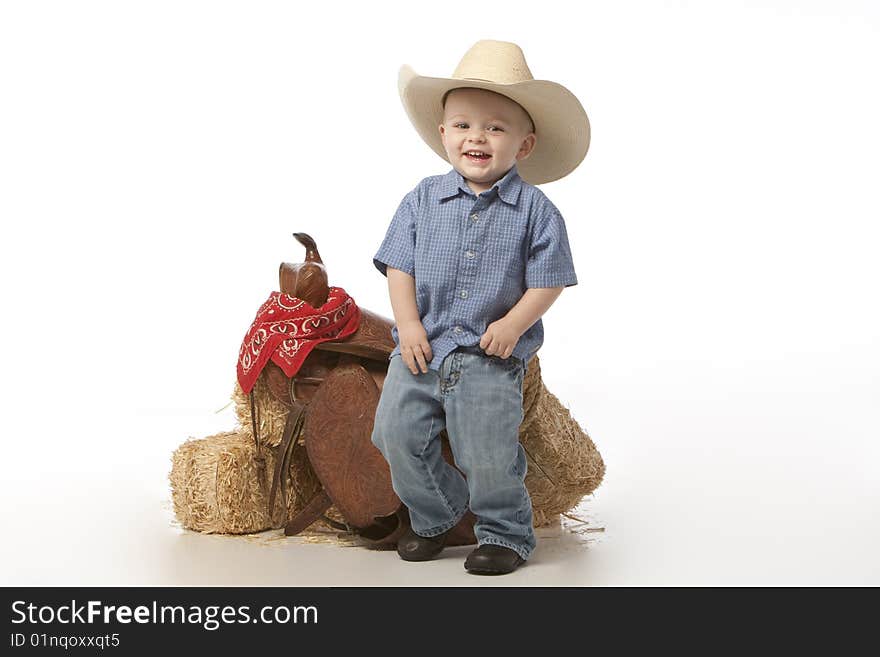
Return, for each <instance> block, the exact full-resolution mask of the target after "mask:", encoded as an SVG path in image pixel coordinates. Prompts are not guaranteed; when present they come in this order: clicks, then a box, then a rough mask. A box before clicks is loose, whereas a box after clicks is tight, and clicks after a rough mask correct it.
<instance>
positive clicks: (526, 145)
mask: <svg viewBox="0 0 880 657" xmlns="http://www.w3.org/2000/svg"><path fill="white" fill-rule="evenodd" d="M536 143H538V138H537V137H536V136H535V133H534V132H530V133H529V134H528V135H526V137H525V139H523V141H522V144H521V145H520V147H519V151H517V153H516V159H517V160H524V159H526V158H527V157H528V156H529V155H531V154H532V151H533V150H535V144H536Z"/></svg>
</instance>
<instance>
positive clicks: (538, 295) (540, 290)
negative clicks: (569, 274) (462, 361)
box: [480, 286, 565, 358]
mask: <svg viewBox="0 0 880 657" xmlns="http://www.w3.org/2000/svg"><path fill="white" fill-rule="evenodd" d="M564 289H565V286H560V287H530V288H529V289H527V290H526V292H525V294H523V295H522V297H520V300H519V301H517V302H516V305H515V306H514V307H513V308H511V309H510V310H509V311H508V312H507V314H506V315H505V316H504V317H502V318H501V319H499V320H497V321H494V322H492V323H491V324H489V326H488V327H486V332H485V333H484V334H483V335H482V337H481V338H480V348H481V349H483V350H485V352H486V353H487V354H489V355H490V356H501V358H508V357H509V356H510V354H511V353H513V348H514V347H516V343H517V342H519V339H520V337H521V336H522V334H523V333H525V332H526V331H528V330H529V328H530V327H531V326H532V324H534V323H535V322H537V321H538V320H539V319H540V318H541V316H542V315H543V314H544V313H545V312H547V310H548V309H549V308H550V306H552V305H553V302H554V301H556V299H557V298H558V297H559V295H560V294H562V290H564Z"/></svg>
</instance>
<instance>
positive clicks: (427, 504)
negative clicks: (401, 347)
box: [372, 346, 536, 559]
mask: <svg viewBox="0 0 880 657" xmlns="http://www.w3.org/2000/svg"><path fill="white" fill-rule="evenodd" d="M524 374H525V365H524V364H523V362H522V360H521V359H519V358H513V357H510V358H507V359H502V358H500V357H498V356H487V355H486V353H485V352H484V351H483V350H482V349H480V347H479V346H475V347H459V348H458V349H456V350H455V351H453V352H452V353H451V354H449V355H448V356H447V357H446V358H445V359H444V360H443V363H442V364H441V366H440V370H439V372H437V371H434V370H431V369H429V370H428V371H427V372H425V373H422V372H421V371H420V372H419V373H418V374H413V373H412V372H410V370H409V368H408V367H407V366H406V364H405V363H404V362H403V358H402V357H401V356H400V355H399V354H395V356H394V357H393V358H392V359H391V362H390V363H389V365H388V374H387V376H386V378H385V383H384V386H383V388H382V395H381V398H380V399H379V405H378V407H377V409H376V418H375V423H374V425H373V434H372V441H373V444H374V445H375V446H376V447H377V448H378V449H379V451H380V452H382V454H383V456H384V457H385V460H386V461H388V465H389V466H390V469H391V484H392V486H393V488H394V491H395V492H396V493H397V496H398V497H400V500H401V501H402V502H403V503H404V504H405V505H406V506H407V508H408V509H409V512H410V522H411V525H412V529H413V531H414V532H415V533H416V534H418V535H420V536H436V535H437V534H440V533H442V532H444V531H446V530H447V529H450V528H452V527H454V526H455V525H456V524H458V521H459V520H461V517H462V516H463V515H464V514H465V512H466V511H467V510H468V507H470V509H471V511H472V512H473V514H474V515H475V516H476V518H477V521H476V524H475V525H474V534H475V535H476V538H477V542H478V543H479V544H480V545H483V544H485V543H490V544H493V545H502V546H504V547H507V548H511V549H512V550H515V551H516V552H517V553H518V554H519V555H520V556H521V557H522V558H523V559H528V558H529V556H530V555H531V553H532V550H534V548H535V544H536V541H535V534H534V530H533V529H532V502H531V498H530V497H529V492H528V490H526V487H525V483H524V482H525V476H526V469H527V465H526V454H525V450H524V449H523V447H522V445H520V442H519V426H520V424H521V423H522V420H523V407H522V385H523V376H524ZM444 428H446V433H447V435H448V436H449V443H450V446H451V447H452V454H453V456H454V458H455V465H456V466H457V467H458V468H459V469H460V470H461V472H459V471H458V470H456V469H455V468H454V467H452V466H451V465H449V464H448V463H447V462H446V460H445V459H444V458H443V456H442V455H441V453H440V436H439V434H440V432H441V431H442V430H443V429H444ZM461 473H464V477H462V474H461Z"/></svg>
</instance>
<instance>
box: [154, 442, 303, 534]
mask: <svg viewBox="0 0 880 657" xmlns="http://www.w3.org/2000/svg"><path fill="white" fill-rule="evenodd" d="M262 453H263V455H264V458H265V459H266V460H265V467H264V468H262V469H261V468H260V467H259V466H258V464H257V461H256V459H255V458H254V456H255V448H254V444H253V440H252V438H251V437H250V436H247V435H245V434H244V433H243V432H240V431H226V432H223V433H219V434H215V435H213V436H208V437H207V438H200V439H190V440H187V441H186V442H185V443H183V444H182V445H181V446H180V447H178V448H177V450H176V451H175V452H174V454H173V455H172V466H171V473H170V474H169V480H170V482H171V493H172V495H171V496H172V501H173V504H174V513H175V515H176V516H177V519H178V521H179V522H180V524H181V525H182V526H183V527H186V528H187V529H192V530H194V531H199V532H203V533H206V534H213V533H218V534H250V533H253V532H259V531H263V530H266V529H277V528H279V527H283V526H284V525H285V524H286V522H287V519H288V518H292V517H293V516H294V515H296V514H297V513H299V511H301V510H302V508H303V507H304V506H305V505H306V503H308V501H309V500H310V499H311V498H312V497H313V496H314V495H315V493H316V492H317V491H318V490H320V484H319V482H318V480H317V477H316V476H315V474H314V471H313V470H312V468H311V466H310V465H309V463H308V458H307V457H306V455H305V451H304V450H303V449H301V448H299V449H297V452H296V453H295V454H294V457H293V459H292V461H291V465H290V469H289V472H288V479H287V485H286V489H285V496H284V499H282V497H281V496H280V495H278V496H277V499H276V501H275V508H274V510H273V513H272V517H270V516H269V512H268V508H267V507H268V504H269V492H270V491H271V487H272V473H273V471H274V467H275V460H274V455H273V453H272V452H271V450H266V449H264V450H262Z"/></svg>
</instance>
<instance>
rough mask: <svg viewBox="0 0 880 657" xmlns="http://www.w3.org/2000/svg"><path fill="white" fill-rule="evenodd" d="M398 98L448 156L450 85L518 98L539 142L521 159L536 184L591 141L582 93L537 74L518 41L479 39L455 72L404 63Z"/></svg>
mask: <svg viewBox="0 0 880 657" xmlns="http://www.w3.org/2000/svg"><path fill="white" fill-rule="evenodd" d="M397 87H398V90H399V92H400V100H401V101H402V102H403V107H404V108H405V109H406V114H407V116H409V120H410V121H411V122H412V124H413V125H414V126H415V128H416V130H417V131H418V133H419V135H421V137H422V139H423V140H424V141H425V142H426V143H427V144H428V146H430V147H431V148H432V149H433V150H434V152H435V153H437V155H439V156H440V157H442V158H443V159H444V160H446V161H447V162H448V161H449V160H448V158H447V157H446V150H445V149H444V148H443V142H442V141H441V140H440V131H439V129H438V126H439V125H440V124H441V123H443V104H442V100H443V95H444V94H445V93H446V92H447V91H450V90H451V89H457V88H460V87H473V88H476V89H488V90H489V91H494V92H496V93H499V94H502V95H504V96H507V97H508V98H510V99H511V100H514V101H516V102H517V103H519V104H520V105H522V107H523V108H524V109H525V110H526V111H527V112H528V113H529V116H531V118H532V121H533V122H534V124H535V137H536V138H537V143H536V144H535V148H534V149H533V150H532V152H531V154H530V155H529V156H528V157H527V158H526V159H524V160H519V161H518V162H517V171H518V172H519V174H520V176H521V177H522V179H523V180H525V181H526V182H528V183H531V184H533V185H538V184H541V183H546V182H551V181H553V180H558V179H559V178H562V177H563V176H566V175H568V174H569V173H571V172H572V171H573V170H574V169H575V167H577V166H578V165H579V164H580V163H581V162H582V161H583V159H584V157H585V156H586V154H587V149H588V148H589V146H590V121H589V119H588V118H587V113H586V111H584V108H583V106H582V105H581V104H580V102H579V101H578V99H577V98H576V97H575V95H574V94H573V93H571V92H570V91H569V90H568V89H566V88H565V87H563V86H562V85H561V84H557V83H556V82H550V81H548V80H535V79H534V78H533V77H532V72H531V71H530V70H529V67H528V65H527V64H526V58H525V55H523V52H522V50H521V49H520V47H519V46H517V45H516V44H515V43H508V42H506V41H489V40H484V41H478V42H477V43H475V44H474V45H473V46H471V48H470V50H468V51H467V52H466V53H465V55H464V57H462V58H461V62H459V64H458V68H456V69H455V71H454V72H453V73H452V77H451V78H432V77H426V76H423V75H418V74H417V73H416V72H415V71H414V70H413V69H412V68H411V67H409V66H407V65H404V66H402V67H401V68H400V73H399V75H398V78H397Z"/></svg>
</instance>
